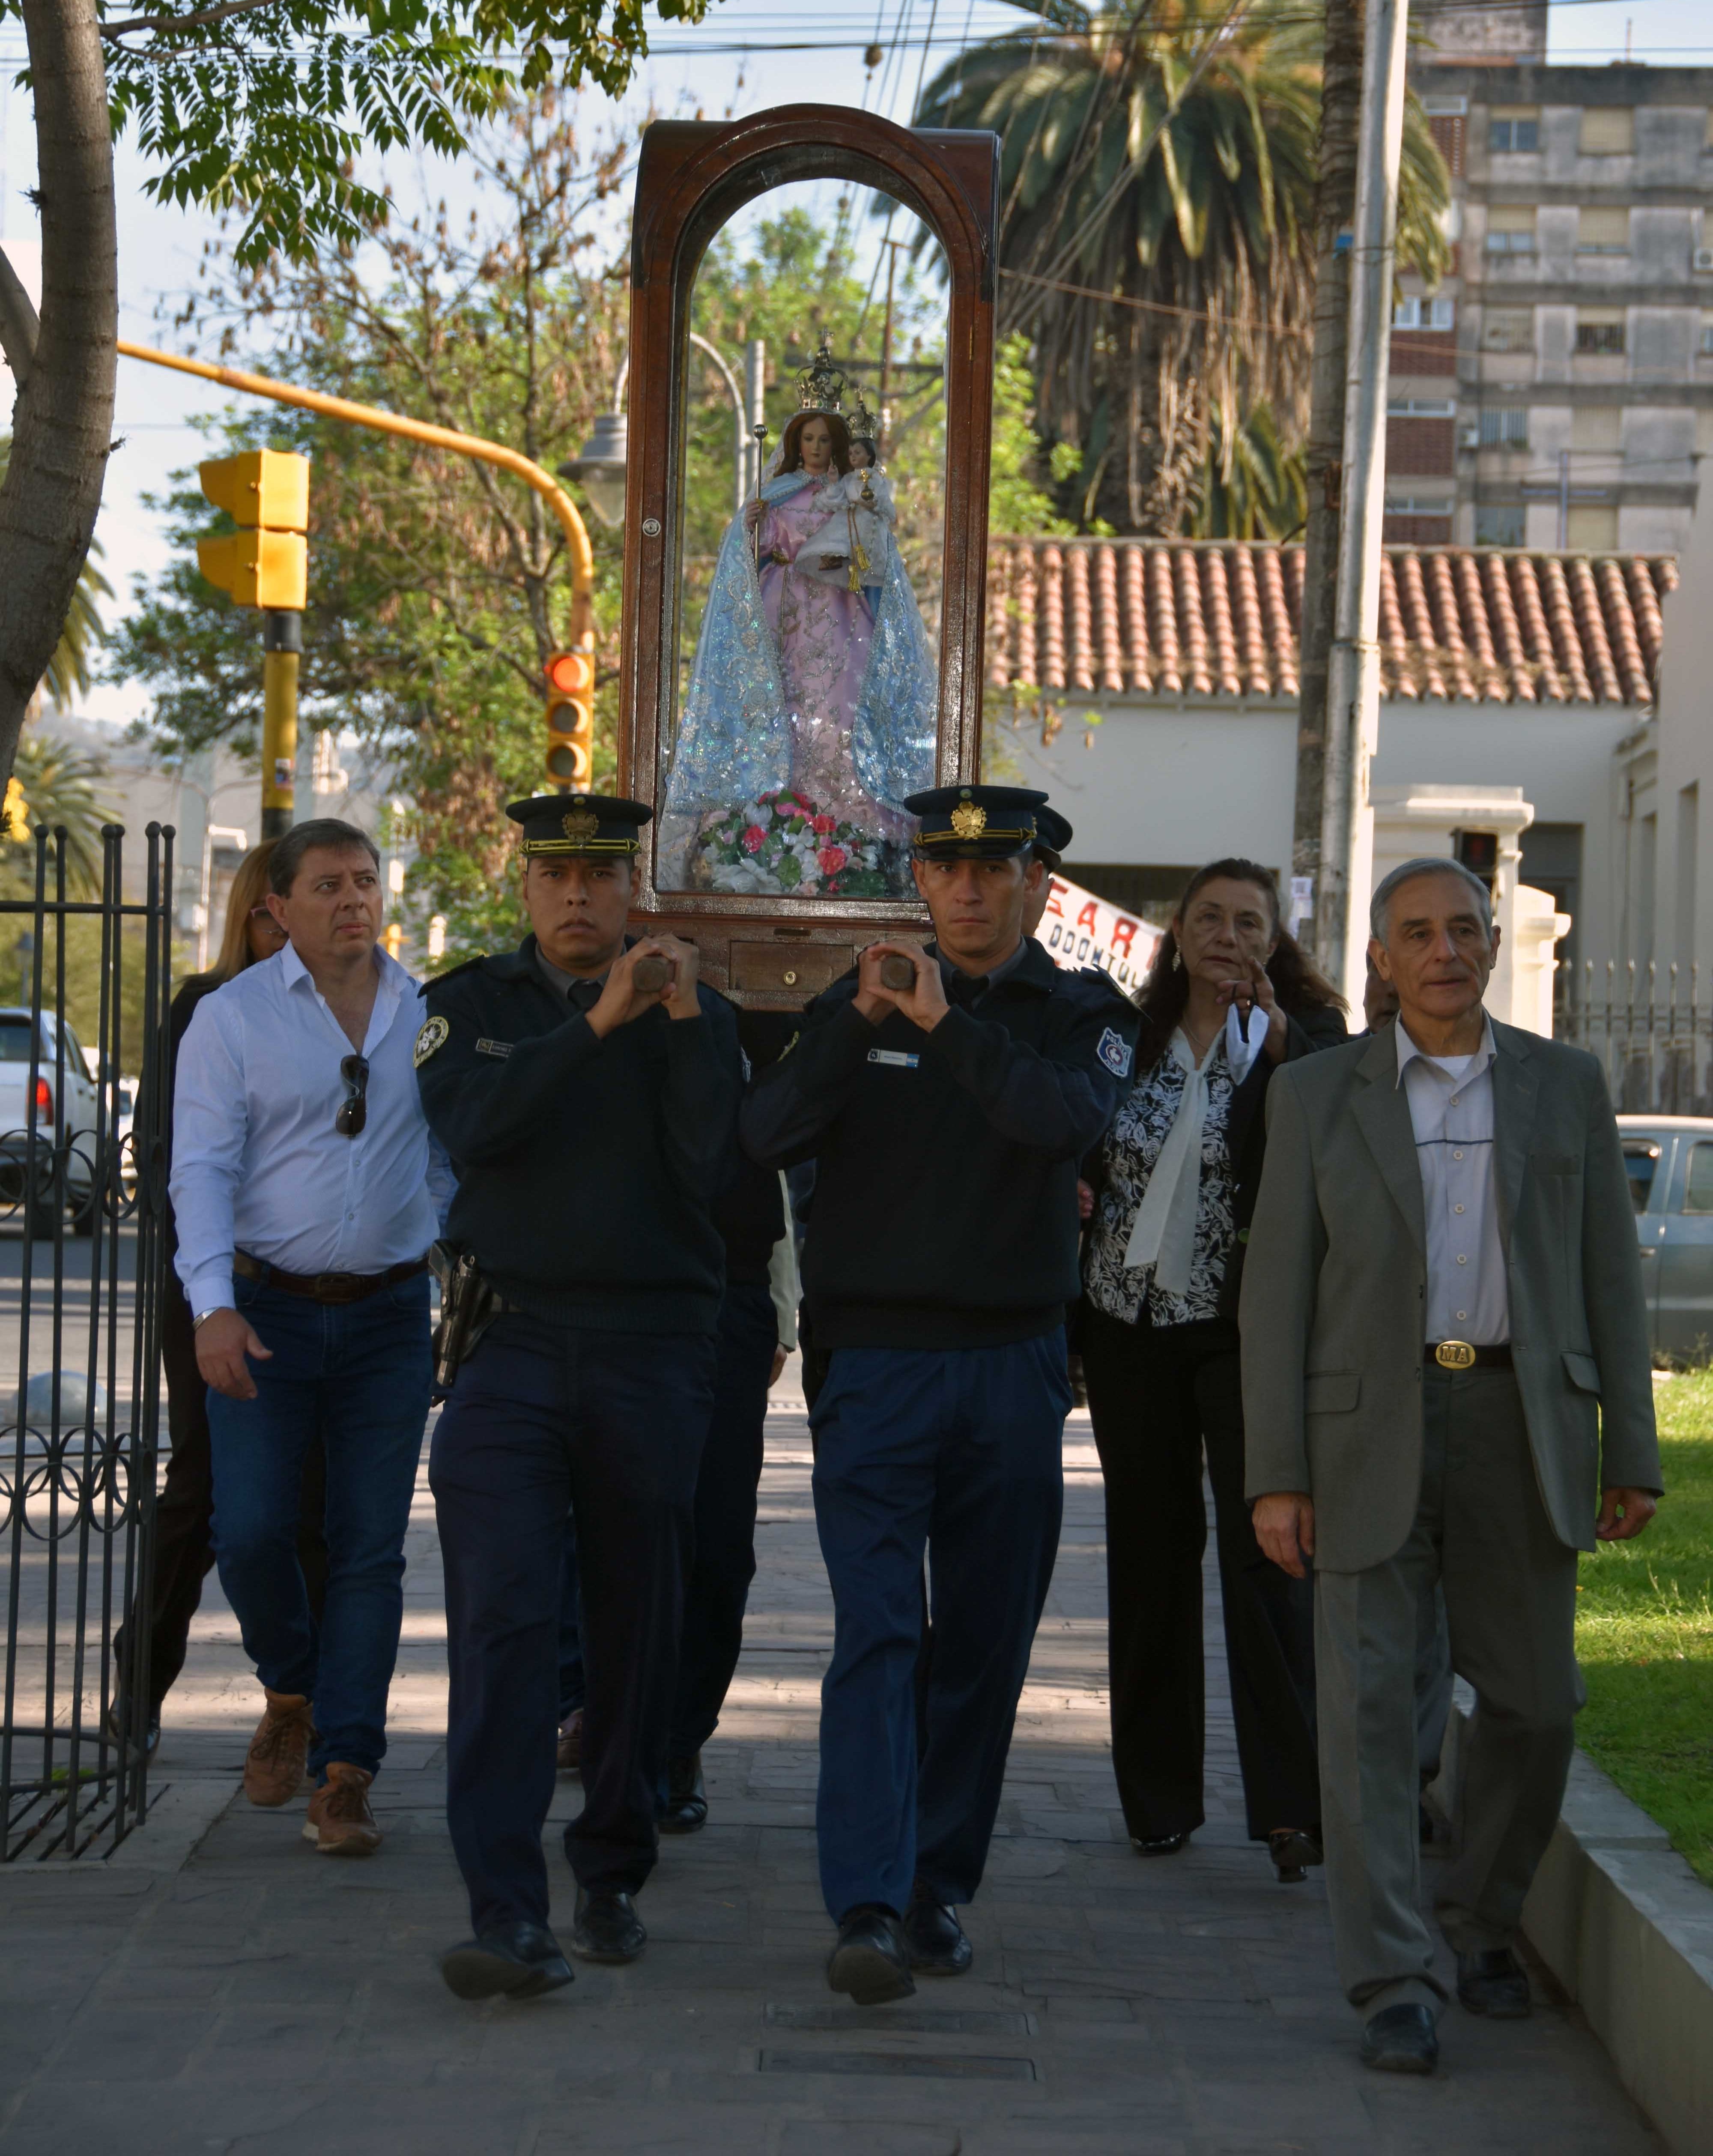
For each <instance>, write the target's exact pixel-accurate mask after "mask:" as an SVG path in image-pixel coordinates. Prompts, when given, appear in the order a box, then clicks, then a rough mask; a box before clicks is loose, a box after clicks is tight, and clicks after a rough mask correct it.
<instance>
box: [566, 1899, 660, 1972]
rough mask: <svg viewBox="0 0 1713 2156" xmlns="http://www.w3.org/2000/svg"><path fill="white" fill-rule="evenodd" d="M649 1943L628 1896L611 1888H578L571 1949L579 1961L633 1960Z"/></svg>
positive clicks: (641, 1921) (640, 1920) (639, 1918)
mask: <svg viewBox="0 0 1713 2156" xmlns="http://www.w3.org/2000/svg"><path fill="white" fill-rule="evenodd" d="M648 1943H649V1935H648V1933H646V1932H645V1931H644V1929H643V1920H642V1918H641V1917H639V1916H638V1914H637V1912H636V1910H635V1908H634V1907H633V1906H632V1903H631V1898H630V1897H629V1895H628V1894H622V1893H620V1892H618V1888H617V1887H613V1886H579V1887H578V1888H577V1920H576V1922H575V1923H574V1924H573V1925H572V1933H571V1950H572V1953H574V1954H575V1955H576V1956H577V1959H578V1960H579V1961H634V1960H635V1959H636V1958H637V1956H638V1955H639V1953H641V1952H642V1950H643V1948H644V1947H645V1946H646V1945H647V1944H648Z"/></svg>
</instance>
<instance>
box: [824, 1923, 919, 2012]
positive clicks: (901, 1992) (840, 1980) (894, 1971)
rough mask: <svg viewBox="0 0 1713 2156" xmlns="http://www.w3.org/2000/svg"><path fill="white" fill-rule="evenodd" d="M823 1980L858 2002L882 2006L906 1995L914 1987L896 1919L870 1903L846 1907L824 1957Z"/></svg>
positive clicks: (907, 1995)
mask: <svg viewBox="0 0 1713 2156" xmlns="http://www.w3.org/2000/svg"><path fill="white" fill-rule="evenodd" d="M827 1981H828V1984H829V1985H830V1986H831V1987H832V1989H833V1990H834V1991H844V1992H848V1993H849V1994H850V1996H851V1998H852V1999H854V2000H855V2002H856V2004H857V2005H859V2006H885V2005H887V2004H888V2003H889V2001H890V2000H892V1999H908V1998H909V1997H910V1994H911V1993H912V1992H913V1991H914V1990H915V1988H916V1987H915V1981H914V1979H912V1978H911V1975H910V1963H909V1962H908V1960H907V1959H906V1958H905V1950H904V1945H903V1943H902V1941H901V1940H900V1938H899V1936H898V1919H897V1917H895V1916H894V1915H893V1913H892V1912H891V1911H890V1909H882V1908H879V1907H875V1906H874V1904H873V1903H868V1904H865V1905H864V1907H860V1908H856V1909H847V1910H846V1911H845V1912H844V1916H843V1917H841V1918H840V1919H839V1940H838V1943H837V1944H836V1945H835V1946H834V1948H833V1951H832V1953H830V1954H829V1955H828V1957H827Z"/></svg>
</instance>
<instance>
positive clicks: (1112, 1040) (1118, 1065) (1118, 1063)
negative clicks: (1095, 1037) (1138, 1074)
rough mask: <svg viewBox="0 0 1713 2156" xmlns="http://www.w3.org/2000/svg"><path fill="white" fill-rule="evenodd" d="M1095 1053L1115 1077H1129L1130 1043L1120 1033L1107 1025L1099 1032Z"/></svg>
mask: <svg viewBox="0 0 1713 2156" xmlns="http://www.w3.org/2000/svg"><path fill="white" fill-rule="evenodd" d="M1095 1055H1097V1056H1098V1057H1099V1058H1100V1061H1101V1062H1102V1063H1104V1064H1105V1065H1106V1068H1107V1069H1108V1070H1110V1072H1111V1073H1112V1075H1113V1076H1114V1077H1115V1078H1128V1077H1129V1075H1130V1064H1131V1045H1130V1043H1129V1042H1128V1041H1127V1040H1126V1039H1125V1037H1124V1035H1123V1034H1121V1033H1119V1032H1116V1030H1115V1029H1113V1028H1112V1027H1111V1026H1110V1025H1109V1026H1108V1027H1107V1029H1106V1030H1105V1033H1103V1034H1101V1036H1100V1040H1099V1042H1098V1044H1097V1045H1096V1046H1095Z"/></svg>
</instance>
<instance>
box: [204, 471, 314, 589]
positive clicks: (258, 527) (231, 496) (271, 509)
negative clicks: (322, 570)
mask: <svg viewBox="0 0 1713 2156" xmlns="http://www.w3.org/2000/svg"><path fill="white" fill-rule="evenodd" d="M197 477H198V478H199V479H200V480H201V481H202V487H203V493H204V494H205V495H207V496H208V500H210V501H212V502H213V505H214V506H215V508H216V509H223V510H224V511H226V513H227V515H228V516H229V517H231V519H232V521H233V523H234V524H236V525H238V527H239V528H238V531H227V532H220V533H218V534H216V535H215V536H213V537H210V538H207V539H198V540H197V567H198V568H199V569H200V570H201V571H202V572H203V575H204V576H205V577H207V578H208V582H209V583H211V584H213V586H215V588H217V589H218V590H220V591H223V592H225V593H228V595H229V596H230V597H231V598H233V599H235V600H236V601H237V603H238V605H239V606H249V607H261V608H267V609H272V610H278V611H283V612H287V613H302V612H303V609H304V607H305V603H306V602H307V600H308V597H309V542H308V540H307V539H306V538H305V536H304V535H305V532H307V531H308V530H309V528H310V460H309V459H308V458H307V457H300V456H298V455H296V454H294V453H293V452H292V451H290V450H288V449H246V450H245V451H244V453H243V454H242V455H239V456H235V457H218V458H216V459H213V461H211V462H210V463H208V464H205V465H201V466H199V467H198V470H197Z"/></svg>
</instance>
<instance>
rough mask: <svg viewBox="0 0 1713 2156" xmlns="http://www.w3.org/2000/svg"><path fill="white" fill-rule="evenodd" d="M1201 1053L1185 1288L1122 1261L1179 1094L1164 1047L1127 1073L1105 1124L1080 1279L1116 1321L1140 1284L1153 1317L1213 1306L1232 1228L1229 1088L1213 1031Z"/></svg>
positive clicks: (1132, 1310)
mask: <svg viewBox="0 0 1713 2156" xmlns="http://www.w3.org/2000/svg"><path fill="white" fill-rule="evenodd" d="M1208 1054H1209V1055H1210V1056H1211V1057H1212V1059H1213V1060H1212V1061H1211V1063H1210V1064H1209V1065H1208V1112H1207V1116H1206V1117H1205V1119H1204V1120H1203V1124H1202V1177H1201V1188H1200V1194H1199V1198H1198V1203H1197V1206H1196V1243H1195V1250H1194V1254H1193V1255H1192V1258H1191V1260H1190V1284H1189V1288H1188V1291H1187V1293H1185V1294H1183V1295H1173V1294H1172V1293H1171V1291H1169V1290H1167V1289H1166V1288H1162V1287H1158V1286H1156V1285H1155V1282H1154V1279H1153V1268H1152V1267H1151V1266H1145V1267H1142V1268H1140V1269H1138V1270H1132V1269H1131V1267H1130V1266H1128V1265H1126V1263H1125V1253H1126V1250H1128V1248H1129V1247H1130V1239H1131V1231H1132V1229H1134V1228H1135V1226H1136V1215H1137V1214H1138V1213H1139V1212H1141V1207H1142V1199H1143V1197H1144V1195H1145V1194H1146V1191H1147V1188H1148V1178H1149V1177H1150V1176H1151V1174H1152V1173H1153V1172H1154V1163H1156V1162H1157V1160H1158V1159H1159V1158H1160V1149H1161V1147H1162V1146H1163V1145H1164V1144H1165V1142H1166V1139H1167V1133H1168V1132H1170V1131H1171V1128H1172V1123H1173V1122H1174V1120H1175V1119H1176V1117H1177V1108H1178V1103H1179V1101H1182V1098H1183V1089H1184V1084H1185V1080H1186V1077H1187V1073H1186V1071H1185V1070H1184V1067H1183V1065H1182V1064H1181V1063H1180V1062H1179V1061H1178V1060H1177V1056H1176V1055H1173V1054H1172V1051H1171V1050H1170V1049H1168V1050H1167V1052H1166V1053H1165V1055H1162V1057H1161V1058H1160V1060H1159V1061H1158V1062H1157V1064H1156V1065H1154V1067H1153V1069H1152V1070H1146V1071H1144V1072H1142V1073H1141V1075H1140V1076H1139V1077H1138V1078H1137V1080H1136V1083H1135V1085H1134V1086H1131V1090H1130V1091H1129V1093H1128V1094H1127V1095H1126V1096H1125V1099H1124V1101H1123V1103H1122V1105H1121V1106H1120V1108H1119V1111H1118V1113H1117V1114H1116V1116H1114V1117H1113V1119H1112V1127H1111V1128H1110V1130H1109V1131H1108V1132H1107V1133H1106V1140H1105V1149H1104V1152H1103V1156H1102V1166H1103V1168H1104V1171H1105V1172H1104V1173H1103V1176H1102V1178H1101V1189H1100V1196H1099V1198H1098V1199H1096V1200H1095V1216H1094V1219H1093V1221H1092V1223H1091V1224H1090V1235H1089V1245H1088V1259H1087V1263H1086V1280H1085V1286H1086V1287H1087V1289H1088V1295H1089V1300H1090V1302H1092V1303H1093V1304H1094V1306H1095V1308H1096V1309H1097V1310H1101V1311H1104V1312H1105V1313H1106V1315H1107V1316H1108V1317H1116V1318H1119V1319H1121V1320H1122V1321H1123V1322H1125V1323H1126V1324H1131V1325H1133V1324H1135V1323H1136V1319H1137V1317H1138V1316H1139V1315H1140V1313H1141V1307H1142V1296H1143V1294H1144V1293H1145V1292H1146V1296H1147V1299H1148V1317H1149V1322H1151V1324H1154V1325H1191V1324H1194V1323H1195V1322H1198V1320H1200V1319H1203V1318H1208V1317H1218V1314H1219V1291H1220V1289H1221V1287H1222V1286H1223V1284H1224V1281H1225V1261H1226V1260H1227V1258H1228V1256H1229V1255H1230V1254H1231V1246H1232V1242H1233V1238H1234V1236H1235V1235H1236V1232H1237V1224H1236V1217H1235V1209H1234V1201H1235V1194H1236V1193H1235V1190H1234V1188H1233V1177H1232V1173H1231V1163H1230V1161H1229V1159H1228V1158H1227V1154H1226V1149H1225V1131H1226V1125H1227V1123H1228V1121H1229V1120H1230V1116H1231V1096H1232V1092H1233V1086H1232V1081H1231V1071H1230V1068H1229V1066H1228V1065H1227V1063H1226V1060H1225V1040H1224V1037H1223V1034H1221V1035H1219V1036H1218V1037H1217V1038H1216V1039H1215V1041H1214V1044H1213V1047H1212V1048H1211V1049H1210V1050H1208Z"/></svg>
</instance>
